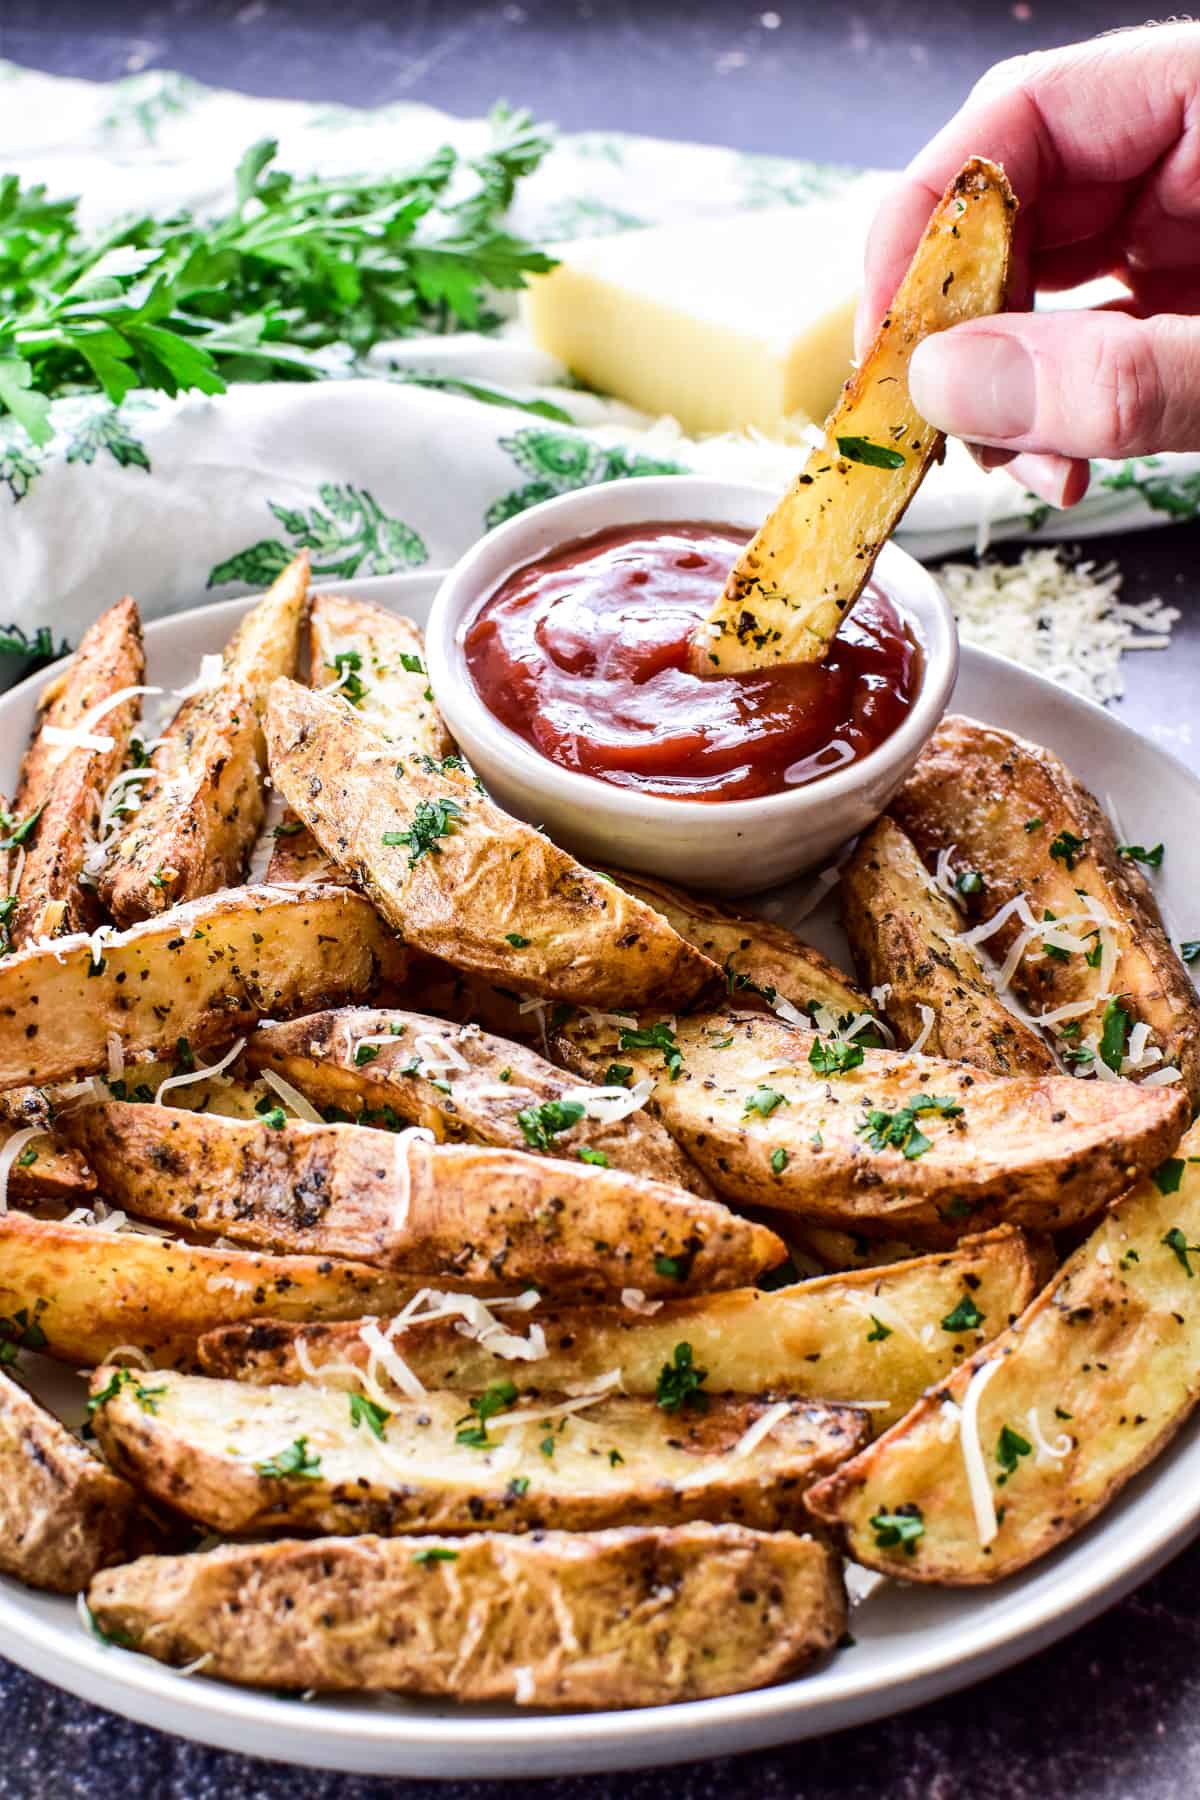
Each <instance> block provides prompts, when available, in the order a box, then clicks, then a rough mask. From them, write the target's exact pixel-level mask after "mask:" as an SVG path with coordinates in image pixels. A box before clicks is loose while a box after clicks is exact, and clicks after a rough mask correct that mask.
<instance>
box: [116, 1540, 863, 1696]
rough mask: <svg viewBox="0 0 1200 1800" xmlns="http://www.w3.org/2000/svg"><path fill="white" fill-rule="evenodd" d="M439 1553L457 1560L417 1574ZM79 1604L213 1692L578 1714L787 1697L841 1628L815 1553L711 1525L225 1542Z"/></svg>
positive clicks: (839, 1606)
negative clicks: (448, 1701)
mask: <svg viewBox="0 0 1200 1800" xmlns="http://www.w3.org/2000/svg"><path fill="white" fill-rule="evenodd" d="M438 1550H443V1551H447V1552H450V1553H452V1556H453V1560H450V1561H440V1560H428V1561H425V1562H418V1561H417V1560H415V1559H416V1558H417V1557H419V1556H421V1555H423V1554H426V1555H427V1554H428V1553H430V1552H436V1551H438ZM750 1593H753V1594H754V1596H755V1599H754V1601H753V1602H752V1603H751V1602H749V1601H748V1600H747V1598H746V1597H747V1595H749V1594H750ZM88 1601H89V1604H90V1606H91V1608H92V1612H93V1614H94V1615H95V1618H96V1621H97V1623H98V1624H99V1625H100V1627H101V1629H102V1630H105V1631H107V1632H109V1633H122V1634H124V1635H126V1636H128V1637H131V1638H133V1639H134V1640H135V1641H136V1643H137V1646H138V1648H139V1649H140V1650H142V1651H144V1652H145V1653H146V1654H147V1655H149V1656H155V1657H157V1658H158V1659H159V1660H160V1661H161V1662H167V1663H172V1664H176V1665H179V1664H182V1663H185V1662H189V1661H193V1660H194V1659H195V1658H196V1657H198V1656H210V1657H211V1659H212V1660H211V1661H210V1662H208V1663H207V1664H206V1665H205V1672H206V1673H207V1674H208V1675H210V1676H213V1677H215V1678H217V1679H225V1680H230V1681H240V1682H244V1683H246V1684H247V1685H249V1686H253V1687H266V1688H276V1689H277V1688H279V1687H287V1688H301V1689H309V1688H312V1689H315V1690H316V1691H317V1692H318V1693H336V1692H355V1691H357V1692H376V1691H388V1692H395V1693H410V1694H429V1695H451V1696H453V1697H455V1698H456V1699H460V1700H521V1701H523V1702H524V1703H526V1704H529V1703H532V1704H535V1705H539V1706H563V1707H572V1708H579V1709H594V1708H607V1707H629V1706H657V1705H662V1704H666V1703H668V1702H670V1701H674V1700H701V1699H705V1698H707V1697H709V1696H712V1695H716V1694H727V1693H733V1692H738V1691H741V1690H744V1689H747V1688H753V1687H761V1686H763V1685H765V1684H766V1683H768V1682H772V1681H782V1680H784V1679H785V1678H786V1677H788V1676H792V1675H797V1674H799V1673H801V1671H802V1670H804V1669H805V1668H807V1667H809V1666H810V1665H811V1664H812V1662H813V1661H814V1660H815V1659H816V1658H817V1657H819V1656H821V1655H823V1654H824V1653H825V1652H826V1651H828V1650H830V1649H832V1647H833V1646H834V1645H835V1644H836V1643H837V1641H838V1639H839V1638H840V1637H841V1635H842V1633H843V1631H844V1629H845V1617H846V1609H845V1596H844V1594H843V1591H842V1580H841V1572H840V1569H839V1568H838V1566H837V1563H836V1561H835V1559H834V1558H833V1557H832V1556H831V1555H830V1553H829V1551H828V1550H827V1549H826V1548H825V1546H824V1545H822V1544H819V1543H817V1542H816V1541H815V1540H814V1539H813V1538H808V1537H797V1536H795V1535H794V1534H792V1533H791V1532H775V1533H769V1534H768V1533H762V1532H755V1531H747V1530H745V1529H744V1528H743V1527H741V1526H739V1525H705V1524H695V1525H681V1526H678V1527H676V1528H674V1529H671V1530H656V1529H642V1528H639V1527H636V1526H631V1527H629V1528H627V1529H623V1530H617V1531H604V1532H556V1531H549V1532H538V1533H532V1534H528V1535H525V1536H509V1535H506V1534H504V1533H502V1532H486V1533H479V1534H477V1535H475V1536H473V1537H468V1538H458V1539H453V1540H451V1541H450V1542H448V1543H447V1542H443V1541H440V1540H438V1539H435V1538H376V1537H358V1538H324V1539H318V1540H317V1541H316V1542H314V1543H298V1542H296V1541H295V1540H293V1539H284V1540H283V1541H282V1542H278V1543H274V1544H257V1545H250V1544H247V1545H233V1544H229V1545H225V1546H224V1547H222V1548H220V1549H217V1550H211V1551H208V1552H207V1553H204V1554H200V1555H194V1556H180V1557H143V1558H142V1559H141V1560H140V1561H138V1562H135V1563H130V1564H127V1565H126V1567H125V1568H123V1569H119V1570H113V1571H110V1572H107V1573H105V1574H102V1575H100V1576H98V1577H97V1579H96V1580H95V1581H94V1582H93V1583H92V1586H91V1590H90V1592H89V1595H88ZM468 1645H469V1646H471V1649H470V1651H469V1653H464V1651H465V1647H466V1646H468Z"/></svg>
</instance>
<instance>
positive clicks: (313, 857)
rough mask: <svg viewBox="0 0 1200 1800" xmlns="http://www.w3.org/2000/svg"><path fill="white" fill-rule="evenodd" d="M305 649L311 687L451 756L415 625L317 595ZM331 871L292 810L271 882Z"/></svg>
mask: <svg viewBox="0 0 1200 1800" xmlns="http://www.w3.org/2000/svg"><path fill="white" fill-rule="evenodd" d="M308 642H309V686H310V687H314V688H317V689H321V688H330V687H332V688H336V690H337V691H338V692H339V693H341V694H342V695H344V697H345V698H346V699H347V700H349V702H350V704H351V705H352V706H353V707H354V708H355V710H356V711H357V712H358V714H359V716H360V717H361V718H363V719H365V720H366V722H367V723H368V725H370V726H371V727H372V729H373V730H375V731H379V732H382V733H383V735H384V737H388V738H393V739H395V738H402V739H405V740H407V741H409V742H411V743H412V744H413V745H414V746H415V748H416V749H417V750H423V751H424V752H425V753H426V755H428V756H433V757H436V758H437V759H438V761H441V759H442V758H443V757H444V756H450V755H452V754H453V751H454V740H453V738H452V737H451V736H450V733H449V732H448V731H447V730H446V726H445V723H444V722H443V719H442V715H441V714H440V713H439V711H438V709H437V707H436V705H435V704H434V700H433V696H432V694H431V692H430V688H429V676H428V675H427V674H426V672H425V644H424V640H423V639H422V637H421V633H420V630H419V628H418V627H417V626H416V625H415V624H414V623H413V621H412V620H411V619H406V618H405V617H404V616H403V615H402V614H400V613H393V612H388V610H387V608H386V607H383V606H375V605H373V604H372V603H371V601H369V600H352V599H350V598H349V597H348V596H347V595H345V594H314V595H313V599H312V605H311V607H310V608H309V616H308ZM328 868H330V864H329V860H328V858H327V857H326V855H325V853H324V851H323V850H322V849H321V847H320V845H319V844H318V843H317V840H316V839H315V838H314V837H313V835H312V833H311V832H310V831H309V830H308V827H307V826H306V825H304V824H302V823H301V821H300V820H299V819H297V818H296V815H295V813H293V812H291V811H290V809H289V811H288V813H287V815H286V816H285V818H284V820H283V821H282V827H281V829H280V830H279V832H278V834H277V837H276V842H275V850H274V853H273V855H272V857H271V861H270V864H269V865H268V868H267V880H268V881H302V880H303V879H304V878H305V877H306V876H309V875H313V874H315V873H317V872H321V873H324V870H325V869H328ZM332 878H333V879H335V880H344V879H346V877H344V876H342V875H341V874H340V873H337V874H335V875H334V876H333V877H332Z"/></svg>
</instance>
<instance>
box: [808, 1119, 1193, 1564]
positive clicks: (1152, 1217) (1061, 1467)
mask: <svg viewBox="0 0 1200 1800" xmlns="http://www.w3.org/2000/svg"><path fill="white" fill-rule="evenodd" d="M1179 1153H1180V1159H1181V1161H1182V1167H1181V1168H1180V1169H1179V1170H1178V1171H1177V1173H1178V1177H1179V1187H1178V1188H1177V1189H1176V1190H1175V1191H1173V1192H1171V1193H1169V1194H1163V1193H1162V1192H1160V1190H1159V1188H1158V1186H1157V1185H1156V1184H1155V1183H1154V1182H1153V1181H1143V1182H1141V1183H1140V1184H1139V1186H1138V1187H1137V1188H1136V1189H1135V1190H1134V1192H1133V1193H1131V1194H1130V1195H1129V1196H1128V1197H1127V1198H1126V1199H1125V1200H1123V1201H1121V1202H1120V1204H1119V1205H1117V1206H1115V1207H1114V1208H1113V1209H1112V1211H1111V1212H1110V1213H1109V1214H1108V1216H1107V1217H1106V1218H1105V1219H1104V1221H1103V1223H1102V1224H1100V1225H1099V1226H1098V1227H1097V1228H1096V1230H1095V1232H1093V1234H1092V1236H1091V1237H1090V1238H1088V1240H1087V1242H1086V1243H1084V1244H1082V1245H1081V1246H1080V1248H1079V1249H1078V1250H1076V1252H1075V1253H1074V1255H1073V1256H1071V1257H1070V1258H1069V1259H1068V1260H1067V1262H1066V1263H1064V1264H1063V1267H1062V1268H1061V1269H1060V1270H1059V1272H1058V1274H1057V1275H1056V1276H1054V1277H1053V1278H1052V1279H1051V1281H1050V1283H1049V1285H1048V1286H1047V1287H1046V1288H1045V1289H1044V1290H1043V1292H1042V1293H1040V1294H1039V1295H1038V1297H1037V1299H1036V1300H1035V1301H1034V1302H1033V1305H1032V1306H1031V1307H1030V1308H1029V1310H1028V1311H1027V1312H1026V1313H1024V1314H1023V1315H1022V1317H1021V1318H1020V1320H1019V1321H1018V1322H1017V1325H1016V1326H1015V1327H1014V1328H1013V1329H1012V1330H1011V1331H1006V1332H1005V1333H1003V1335H1002V1336H1001V1337H999V1338H997V1339H996V1340H995V1341H994V1342H993V1343H990V1344H988V1345H987V1347H986V1348H985V1349H984V1350H982V1351H980V1352H979V1353H978V1354H977V1355H976V1356H974V1357H972V1359H971V1361H970V1362H969V1363H967V1364H965V1365H964V1366H963V1367H961V1368H959V1369H956V1370H955V1372H954V1374H953V1375H952V1376H951V1377H950V1379H949V1380H948V1381H946V1382H943V1383H940V1384H939V1385H938V1386H936V1387H934V1388H931V1389H930V1391H929V1393H928V1394H926V1395H925V1396H924V1397H923V1398H922V1399H921V1400H919V1401H918V1402H917V1404H916V1406H915V1407H914V1408H913V1410H912V1411H911V1412H910V1413H908V1414H907V1416H906V1417H905V1418H903V1419H901V1420H900V1422H899V1423H898V1424H896V1425H894V1426H893V1427H892V1429H891V1430H890V1431H889V1432H887V1433H886V1435H885V1436H883V1437H881V1438H879V1439H877V1440H876V1442H875V1443H874V1444H872V1445H871V1446H870V1447H869V1449H867V1450H865V1451H864V1452H862V1454H861V1455H859V1456H858V1457H856V1458H855V1460H854V1461H853V1462H851V1463H848V1464H847V1465H846V1466H845V1468H844V1469H842V1470H839V1471H838V1472H837V1473H835V1474H834V1475H832V1476H830V1477H829V1478H828V1479H827V1480H826V1481H824V1482H823V1483H822V1484H821V1486H820V1487H819V1488H817V1489H816V1490H815V1491H814V1495H813V1504H814V1507H815V1509H816V1510H817V1511H818V1512H819V1514H820V1516H821V1517H822V1518H823V1519H825V1520H827V1521H828V1522H829V1523H830V1524H832V1525H835V1526H836V1527H837V1528H838V1530H839V1533H840V1535H841V1536H842V1537H843V1538H844V1540H845V1543H846V1546H847V1549H848V1550H849V1553H850V1555H851V1556H853V1557H854V1558H855V1560H856V1561H859V1562H863V1563H866V1564H868V1565H869V1566H870V1567H872V1568H877V1569H884V1570H886V1571H887V1572H888V1573H891V1574H899V1575H902V1576H903V1578H904V1579H905V1580H906V1581H927V1582H933V1583H937V1584H940V1585H944V1586H951V1587H958V1586H970V1585H973V1584H976V1583H979V1582H991V1581H998V1580H1000V1578H1001V1577H1002V1576H1005V1575H1011V1574H1013V1573H1014V1572H1015V1571H1016V1570H1018V1569H1023V1568H1025V1567H1027V1565H1028V1564H1029V1563H1031V1562H1034V1561H1036V1560H1037V1559H1038V1558H1039V1557H1041V1556H1044V1555H1046V1553H1047V1552H1048V1551H1049V1550H1051V1549H1053V1547H1054V1546H1055V1545H1056V1544H1059V1543H1061V1542H1062V1541H1063V1539H1064V1538H1067V1537H1070V1536H1071V1535H1072V1534H1073V1533H1074V1532H1076V1531H1078V1530H1079V1529H1080V1528H1081V1527H1082V1526H1083V1525H1086V1524H1087V1522H1088V1520H1089V1519H1093V1518H1095V1516H1096V1514H1097V1513H1098V1512H1100V1511H1101V1510H1102V1509H1103V1508H1104V1507H1105V1506H1106V1505H1107V1504H1108V1502H1109V1501H1110V1500H1111V1499H1112V1498H1113V1496H1114V1495H1115V1494H1117V1493H1119V1492H1120V1490H1121V1488H1123V1487H1124V1486H1125V1484H1126V1482H1128V1481H1129V1480H1130V1479H1131V1478H1132V1477H1133V1476H1134V1475H1136V1474H1137V1472H1138V1470H1139V1469H1141V1468H1144V1467H1145V1465H1146V1464H1147V1463H1148V1462H1149V1461H1150V1460H1151V1459H1152V1458H1153V1457H1155V1456H1157V1455H1158V1453H1159V1451H1160V1450H1161V1449H1162V1448H1163V1447H1164V1445H1166V1444H1167V1443H1169V1441H1170V1440H1171V1438H1172V1437H1173V1436H1174V1435H1175V1433H1176V1432H1177V1431H1178V1430H1179V1428H1180V1426H1181V1425H1182V1424H1183V1423H1184V1422H1185V1420H1186V1419H1187V1418H1188V1417H1189V1416H1190V1414H1191V1413H1192V1411H1193V1409H1194V1407H1195V1404H1196V1401H1197V1398H1200V1384H1198V1382H1197V1378H1196V1368H1197V1357H1198V1354H1200V1281H1196V1280H1195V1279H1192V1278H1190V1276H1189V1272H1188V1268H1187V1267H1185V1263H1188V1264H1191V1263H1192V1262H1193V1261H1194V1260H1195V1259H1194V1255H1193V1252H1192V1250H1191V1249H1190V1248H1187V1249H1185V1250H1184V1251H1183V1252H1182V1254H1181V1253H1180V1252H1179V1251H1176V1250H1174V1249H1172V1247H1171V1245H1169V1244H1167V1243H1166V1242H1164V1239H1165V1238H1166V1235H1167V1233H1168V1232H1170V1231H1178V1232H1179V1233H1181V1238H1180V1240H1179V1241H1180V1242H1181V1243H1182V1244H1185V1245H1187V1246H1189V1247H1190V1246H1191V1245H1194V1244H1195V1243H1196V1242H1197V1240H1198V1238H1200V1168H1197V1166H1196V1164H1195V1163H1194V1162H1193V1161H1191V1160H1184V1159H1189V1158H1195V1157H1196V1156H1197V1155H1198V1154H1200V1129H1197V1128H1196V1127H1195V1126H1193V1127H1192V1129H1191V1130H1190V1131H1189V1132H1188V1134H1187V1136H1186V1137H1185V1138H1184V1139H1183V1142H1182V1143H1181V1144H1180V1146H1179ZM998 1360H999V1361H1000V1363H1001V1366H1000V1368H999V1370H998V1372H997V1373H996V1374H995V1375H994V1376H992V1377H990V1378H989V1379H988V1383H987V1386H986V1388H985V1389H984V1390H983V1392H982V1394H981V1395H980V1398H979V1415H978V1419H979V1441H980V1445H981V1447H982V1450H983V1454H984V1460H985V1464H986V1466H987V1468H988V1470H989V1473H990V1477H991V1480H992V1482H993V1484H994V1487H993V1500H994V1504H995V1506H996V1507H997V1509H998V1516H999V1509H1000V1508H1001V1507H1002V1509H1003V1516H1002V1517H1000V1522H999V1531H998V1533H997V1536H996V1537H995V1539H994V1540H993V1542H992V1543H991V1544H990V1545H983V1544H981V1543H980V1541H979V1535H978V1532H977V1529H976V1525H975V1520H974V1513H973V1510H972V1505H971V1498H970V1493H969V1490H968V1487H967V1482H966V1476H965V1473H964V1466H963V1457H962V1449H961V1445H960V1443H959V1439H958V1437H957V1435H956V1436H954V1437H952V1438H950V1439H949V1440H948V1441H947V1440H946V1439H944V1438H943V1436H942V1426H943V1422H944V1421H943V1415H942V1411H941V1407H942V1402H943V1400H944V1399H947V1398H949V1399H951V1400H953V1401H954V1402H956V1403H957V1404H959V1405H961V1403H962V1399H963V1395H964V1393H965V1392H966V1388H967V1385H968V1383H969V1382H970V1380H971V1378H972V1376H973V1375H974V1374H975V1373H976V1372H977V1370H979V1369H980V1368H981V1367H983V1366H984V1365H985V1364H989V1363H994V1362H996V1361H998ZM1031 1408H1035V1409H1036V1411H1037V1414H1038V1420H1039V1424H1040V1428H1041V1431H1042V1433H1043V1435H1044V1437H1045V1438H1046V1439H1048V1440H1049V1442H1050V1444H1051V1446H1052V1447H1053V1448H1054V1449H1056V1450H1063V1451H1064V1452H1065V1454H1063V1455H1061V1456H1047V1455H1045V1454H1041V1455H1039V1454H1038V1452H1037V1448H1036V1440H1035V1437H1034V1434H1033V1433H1032V1430H1031V1421H1030V1417H1029V1414H1030V1409H1031ZM1005 1425H1007V1426H1008V1427H1009V1428H1010V1430H1013V1431H1015V1432H1017V1433H1019V1434H1020V1435H1021V1436H1022V1437H1023V1438H1024V1440H1025V1441H1026V1443H1028V1444H1030V1446H1031V1448H1030V1452H1029V1453H1026V1454H1022V1455H1020V1456H1018V1457H1017V1459H1016V1462H1017V1467H1016V1469H1015V1470H1014V1471H1013V1473H1012V1474H1011V1475H1010V1476H1009V1477H1008V1479H1007V1480H1006V1481H1004V1483H1003V1486H998V1485H995V1484H996V1478H997V1476H998V1475H1000V1474H1001V1473H1002V1471H1001V1467H1000V1464H999V1462H998V1461H997V1456H996V1446H997V1442H998V1439H999V1436H1000V1433H1001V1431H1002V1429H1003V1428H1004V1426H1005ZM901 1504H916V1505H918V1506H919V1507H920V1508H921V1513H922V1516H923V1521H924V1534H923V1536H922V1537H921V1538H920V1539H919V1540H918V1541H917V1543H916V1544H915V1546H914V1552H913V1554H912V1555H911V1556H909V1555H906V1554H904V1553H903V1552H902V1551H901V1552H900V1553H899V1554H898V1553H897V1551H896V1550H895V1549H892V1550H888V1549H887V1548H886V1547H883V1546H881V1545H879V1544H878V1542H877V1541H876V1533H875V1532H874V1531H873V1530H872V1528H871V1525H870V1520H871V1518H872V1517H873V1516H876V1515H878V1514H879V1513H880V1512H891V1511H893V1510H894V1509H895V1507H896V1506H898V1505H901Z"/></svg>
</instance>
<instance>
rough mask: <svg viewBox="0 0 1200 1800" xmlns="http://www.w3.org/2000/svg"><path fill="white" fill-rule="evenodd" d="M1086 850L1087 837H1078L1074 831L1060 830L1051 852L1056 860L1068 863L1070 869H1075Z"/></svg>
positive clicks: (1051, 846)
mask: <svg viewBox="0 0 1200 1800" xmlns="http://www.w3.org/2000/svg"><path fill="white" fill-rule="evenodd" d="M1086 850H1087V841H1086V839H1084V838H1081V837H1076V836H1075V833H1074V832H1073V831H1060V832H1059V834H1058V836H1057V837H1056V838H1055V839H1054V840H1053V842H1052V843H1051V845H1050V854H1051V856H1052V857H1053V858H1054V860H1055V862H1060V863H1066V865H1067V868H1068V870H1071V869H1074V867H1075V864H1076V863H1077V862H1078V861H1079V860H1080V858H1081V857H1082V856H1083V855H1084V854H1085V852H1086Z"/></svg>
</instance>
